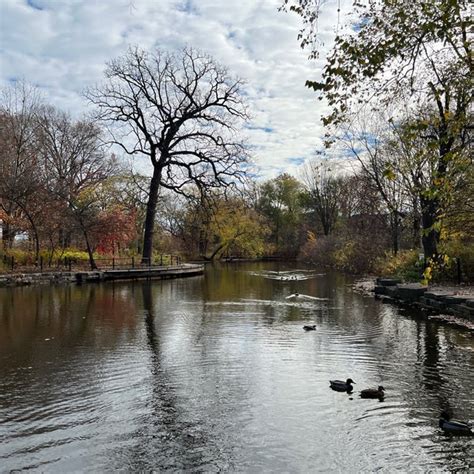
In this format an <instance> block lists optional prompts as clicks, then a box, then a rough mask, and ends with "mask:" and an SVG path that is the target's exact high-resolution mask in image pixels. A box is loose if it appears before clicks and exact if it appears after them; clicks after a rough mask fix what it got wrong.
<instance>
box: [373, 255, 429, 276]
mask: <svg viewBox="0 0 474 474" xmlns="http://www.w3.org/2000/svg"><path fill="white" fill-rule="evenodd" d="M423 266H424V262H423V261H422V260H420V259H419V251H418V250H400V251H399V252H398V253H397V255H393V253H389V252H386V253H385V255H384V256H383V257H381V258H379V259H378V260H377V263H376V265H375V272H376V273H377V274H378V275H384V276H394V277H397V278H401V279H402V280H406V281H419V280H420V279H421V278H423V275H422V273H423Z"/></svg>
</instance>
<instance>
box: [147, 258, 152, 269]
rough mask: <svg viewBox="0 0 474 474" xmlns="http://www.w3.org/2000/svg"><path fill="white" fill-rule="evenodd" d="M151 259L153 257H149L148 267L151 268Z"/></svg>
mask: <svg viewBox="0 0 474 474" xmlns="http://www.w3.org/2000/svg"><path fill="white" fill-rule="evenodd" d="M151 258H152V257H148V266H149V267H151Z"/></svg>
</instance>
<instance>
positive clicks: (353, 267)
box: [300, 233, 383, 274]
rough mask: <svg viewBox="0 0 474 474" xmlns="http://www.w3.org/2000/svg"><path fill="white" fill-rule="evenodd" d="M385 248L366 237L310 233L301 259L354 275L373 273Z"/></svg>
mask: <svg viewBox="0 0 474 474" xmlns="http://www.w3.org/2000/svg"><path fill="white" fill-rule="evenodd" d="M382 252H383V247H382V245H381V244H379V243H378V242H377V241H376V240H375V241H374V239H370V238H368V237H365V236H360V235H358V236H355V238H347V237H346V238H343V237H334V236H329V237H326V236H322V237H319V238H316V237H315V236H314V234H312V233H310V234H309V236H308V241H307V242H306V244H305V245H304V246H303V249H302V252H301V255H300V258H301V259H303V260H305V261H307V262H310V263H313V264H318V265H322V266H326V267H333V268H335V269H338V270H343V271H346V272H349V273H354V274H364V273H372V272H373V271H374V270H375V264H376V261H377V258H378V256H379V255H380V254H381V253H382Z"/></svg>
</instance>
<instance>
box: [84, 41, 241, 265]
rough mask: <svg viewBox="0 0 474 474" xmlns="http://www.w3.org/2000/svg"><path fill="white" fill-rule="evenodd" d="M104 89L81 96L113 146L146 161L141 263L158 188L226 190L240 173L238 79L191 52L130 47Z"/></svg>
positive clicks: (111, 66)
mask: <svg viewBox="0 0 474 474" xmlns="http://www.w3.org/2000/svg"><path fill="white" fill-rule="evenodd" d="M105 76H106V81H105V83H104V84H103V85H101V86H99V87H97V88H95V89H91V90H89V91H88V92H87V97H88V98H89V100H90V101H91V102H92V103H93V104H94V105H95V106H96V108H97V118H98V119H99V120H101V121H103V122H104V123H106V124H107V125H108V130H109V132H110V135H111V142H112V143H114V144H116V145H118V146H120V147H121V148H122V149H123V150H124V151H125V152H126V153H127V154H129V155H132V156H145V157H147V158H148V159H149V160H150V163H151V165H152V167H153V173H152V177H151V180H150V187H149V193H148V201H147V211H146V219H145V229H144V238H143V254H142V260H143V262H149V261H150V259H151V258H152V250H153V233H154V228H155V216H156V211H157V202H158V194H159V191H160V189H162V188H164V189H168V190H171V191H173V192H177V193H186V189H188V188H189V185H190V184H193V185H194V186H195V187H197V188H199V189H208V188H218V187H226V186H229V185H230V184H231V183H233V182H234V181H235V180H237V179H239V177H240V176H241V175H242V173H243V168H242V165H243V164H244V163H245V161H246V153H245V150H244V147H243V144H242V142H241V141H240V140H239V138H238V136H237V130H238V123H239V122H240V121H242V120H245V119H246V118H247V114H246V110H245V106H244V103H243V101H242V97H241V86H242V82H241V81H240V80H238V79H233V78H232V77H231V76H230V75H229V74H228V72H227V70H226V69H225V68H224V67H222V66H220V65H218V64H217V63H216V62H215V61H214V60H213V59H212V58H210V57H209V56H207V55H204V54H201V53H199V52H197V51H195V50H191V49H185V50H183V51H182V52H181V53H176V54H172V53H167V52H164V51H161V50H154V51H152V52H147V51H143V50H140V49H139V48H131V49H129V51H128V52H127V53H126V54H125V55H124V56H122V57H120V58H118V59H115V60H112V61H110V62H109V63H108V65H107V69H106V71H105Z"/></svg>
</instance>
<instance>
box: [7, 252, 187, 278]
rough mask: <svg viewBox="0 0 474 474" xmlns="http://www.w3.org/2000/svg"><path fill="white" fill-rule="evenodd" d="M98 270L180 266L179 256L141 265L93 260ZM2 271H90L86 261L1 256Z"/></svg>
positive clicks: (134, 261)
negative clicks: (36, 260)
mask: <svg viewBox="0 0 474 474" xmlns="http://www.w3.org/2000/svg"><path fill="white" fill-rule="evenodd" d="M94 262H95V264H96V266H97V269H98V270H111V269H112V270H119V269H126V268H127V269H129V268H146V267H157V266H159V267H163V266H173V265H180V264H181V257H180V256H179V255H167V254H160V255H157V256H154V257H153V258H152V259H149V260H147V261H145V263H143V259H142V258H141V257H108V258H95V259H94ZM3 270H4V271H6V272H11V273H14V272H21V273H37V272H51V271H75V270H90V263H89V261H88V260H77V259H75V258H70V257H64V258H59V259H55V260H50V259H46V258H44V257H42V256H40V257H39V259H38V262H37V263H36V264H35V262H19V261H18V260H16V259H15V257H14V256H8V255H4V256H3Z"/></svg>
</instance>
